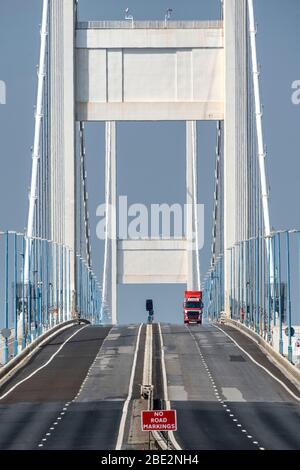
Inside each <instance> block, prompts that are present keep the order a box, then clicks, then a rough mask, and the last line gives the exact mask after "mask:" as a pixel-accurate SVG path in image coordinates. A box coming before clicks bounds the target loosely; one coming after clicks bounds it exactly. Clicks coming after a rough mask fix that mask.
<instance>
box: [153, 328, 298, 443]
mask: <svg viewBox="0 0 300 470" xmlns="http://www.w3.org/2000/svg"><path fill="white" fill-rule="evenodd" d="M222 329H223V330H224V332H225V333H227V334H229V335H230V336H231V337H232V338H233V339H234V340H236V341H237V342H238V344H239V345H241V346H242V347H243V349H245V351H246V352H248V353H250V354H251V355H252V357H253V358H254V359H255V360H256V361H257V362H259V363H261V364H262V365H264V367H266V368H267V369H268V370H269V371H270V372H271V373H272V374H274V375H275V376H276V377H277V378H279V379H280V380H283V381H284V382H285V383H286V384H287V385H288V387H290V388H291V389H292V391H293V392H294V393H295V394H296V395H297V396H299V397H300V394H299V391H298V390H297V389H296V388H295V387H294V386H293V385H292V384H291V383H289V381H288V380H287V379H286V378H285V377H284V376H283V375H282V374H281V373H280V371H278V369H277V368H276V367H275V366H274V365H273V364H272V363H271V362H270V361H269V360H268V359H267V358H266V356H265V355H264V354H263V353H262V352H261V350H260V349H259V348H258V347H257V346H256V345H255V343H254V342H252V341H251V340H250V339H248V338H247V337H245V335H243V334H242V333H239V332H237V331H236V330H234V329H233V328H232V327H228V326H222ZM162 332H163V340H164V345H165V363H166V371H167V379H168V393H169V398H170V400H171V405H172V407H173V408H175V409H176V410H177V413H178V432H177V433H175V437H176V439H177V441H178V443H179V444H180V445H181V447H182V448H183V449H207V450H252V449H253V450H255V449H256V450H257V449H261V450H263V449H270V450H271V449H273V450H274V449H278V450H279V449H283V450H287V449H300V434H299V425H300V402H299V401H297V400H296V399H294V398H293V397H292V396H291V395H290V394H289V393H288V392H287V391H286V390H285V389H284V387H283V386H282V385H280V384H279V383H278V382H277V381H276V380H275V379H274V378H273V377H271V376H270V375H269V374H268V373H267V372H266V371H264V370H263V369H261V368H260V367H259V366H257V365H256V364H255V363H254V362H252V361H251V359H250V358H249V357H248V356H247V354H246V353H245V352H243V351H241V349H240V348H238V347H237V346H236V344H235V343H234V342H233V341H232V340H231V339H230V338H229V337H228V336H226V334H224V332H223V331H221V330H220V329H217V328H216V327H215V326H213V325H201V326H189V327H185V326H183V325H182V326H175V325H167V324H164V325H162Z"/></svg>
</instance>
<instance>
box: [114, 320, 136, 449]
mask: <svg viewBox="0 0 300 470" xmlns="http://www.w3.org/2000/svg"><path fill="white" fill-rule="evenodd" d="M142 326H143V323H142V324H141V325H140V327H139V331H138V336H137V340H136V346H135V352H134V357H133V363H132V369H131V376H130V381H129V389H128V396H127V398H126V400H125V402H124V406H123V410H122V417H121V421H120V427H119V433H118V439H117V445H116V450H121V449H122V445H123V439H124V431H125V424H126V419H127V413H128V406H129V403H130V400H131V397H132V391H133V382H134V376H135V369H136V361H137V355H138V350H139V345H140V337H141V330H142Z"/></svg>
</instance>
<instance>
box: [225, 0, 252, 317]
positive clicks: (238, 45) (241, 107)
mask: <svg viewBox="0 0 300 470" xmlns="http://www.w3.org/2000/svg"><path fill="white" fill-rule="evenodd" d="M224 37H225V44H224V48H225V113H224V289H225V312H226V315H227V316H230V251H229V249H230V248H231V247H233V246H234V245H235V243H237V242H238V241H240V240H243V239H246V238H248V236H249V226H248V217H247V207H248V193H247V191H248V190H247V180H248V175H247V168H248V166H247V158H248V152H247V146H248V138H247V111H248V109H247V96H248V93H247V85H248V82H247V0H225V2H224ZM235 278H236V276H235Z"/></svg>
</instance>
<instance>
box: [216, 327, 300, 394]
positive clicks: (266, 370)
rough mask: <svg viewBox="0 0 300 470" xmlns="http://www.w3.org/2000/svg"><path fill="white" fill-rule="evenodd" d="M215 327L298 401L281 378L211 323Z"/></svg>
mask: <svg viewBox="0 0 300 470" xmlns="http://www.w3.org/2000/svg"><path fill="white" fill-rule="evenodd" d="M213 326H214V327H215V328H217V329H218V330H220V331H222V333H223V334H224V335H226V336H227V337H228V338H229V339H230V340H231V341H232V342H233V343H234V344H235V345H236V346H237V347H238V348H239V349H240V350H241V351H242V352H243V353H244V354H246V356H248V357H249V359H250V360H251V361H252V362H253V363H254V364H256V365H257V366H258V367H260V368H261V369H263V370H264V371H265V372H267V374H269V375H270V377H272V378H273V379H274V380H276V382H278V383H279V384H280V385H281V386H282V387H283V388H284V389H285V390H286V391H287V392H288V393H289V394H290V395H291V396H292V397H293V398H294V399H295V400H297V401H299V402H300V398H299V397H297V395H295V394H294V393H293V392H292V390H291V389H290V388H289V387H288V386H287V385H286V384H285V383H284V382H282V380H280V379H279V378H278V377H276V376H275V375H274V374H272V372H270V371H269V370H268V369H267V368H266V367H264V366H263V365H262V364H260V363H259V362H257V361H256V360H255V359H254V357H252V356H251V354H249V353H248V352H247V351H246V350H245V349H244V348H242V346H240V345H239V344H238V343H237V341H235V340H234V339H233V338H232V336H230V335H229V334H228V333H226V332H225V331H224V330H222V328H219V327H218V326H217V325H213Z"/></svg>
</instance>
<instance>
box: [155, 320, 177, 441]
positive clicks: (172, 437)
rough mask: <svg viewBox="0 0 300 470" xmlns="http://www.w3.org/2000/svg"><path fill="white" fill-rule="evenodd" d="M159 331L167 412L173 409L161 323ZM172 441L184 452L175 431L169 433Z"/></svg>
mask: <svg viewBox="0 0 300 470" xmlns="http://www.w3.org/2000/svg"><path fill="white" fill-rule="evenodd" d="M158 330H159V339H160V348H161V368H162V378H163V389H164V400H165V403H166V408H167V410H170V409H171V402H170V400H169V395H168V385H167V371H166V364H165V350H164V341H163V336H162V331H161V326H160V323H158ZM169 437H170V441H171V443H172V444H173V446H174V448H175V450H182V448H181V447H180V445H179V444H178V442H177V440H176V438H175V436H174V432H173V431H169Z"/></svg>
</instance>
